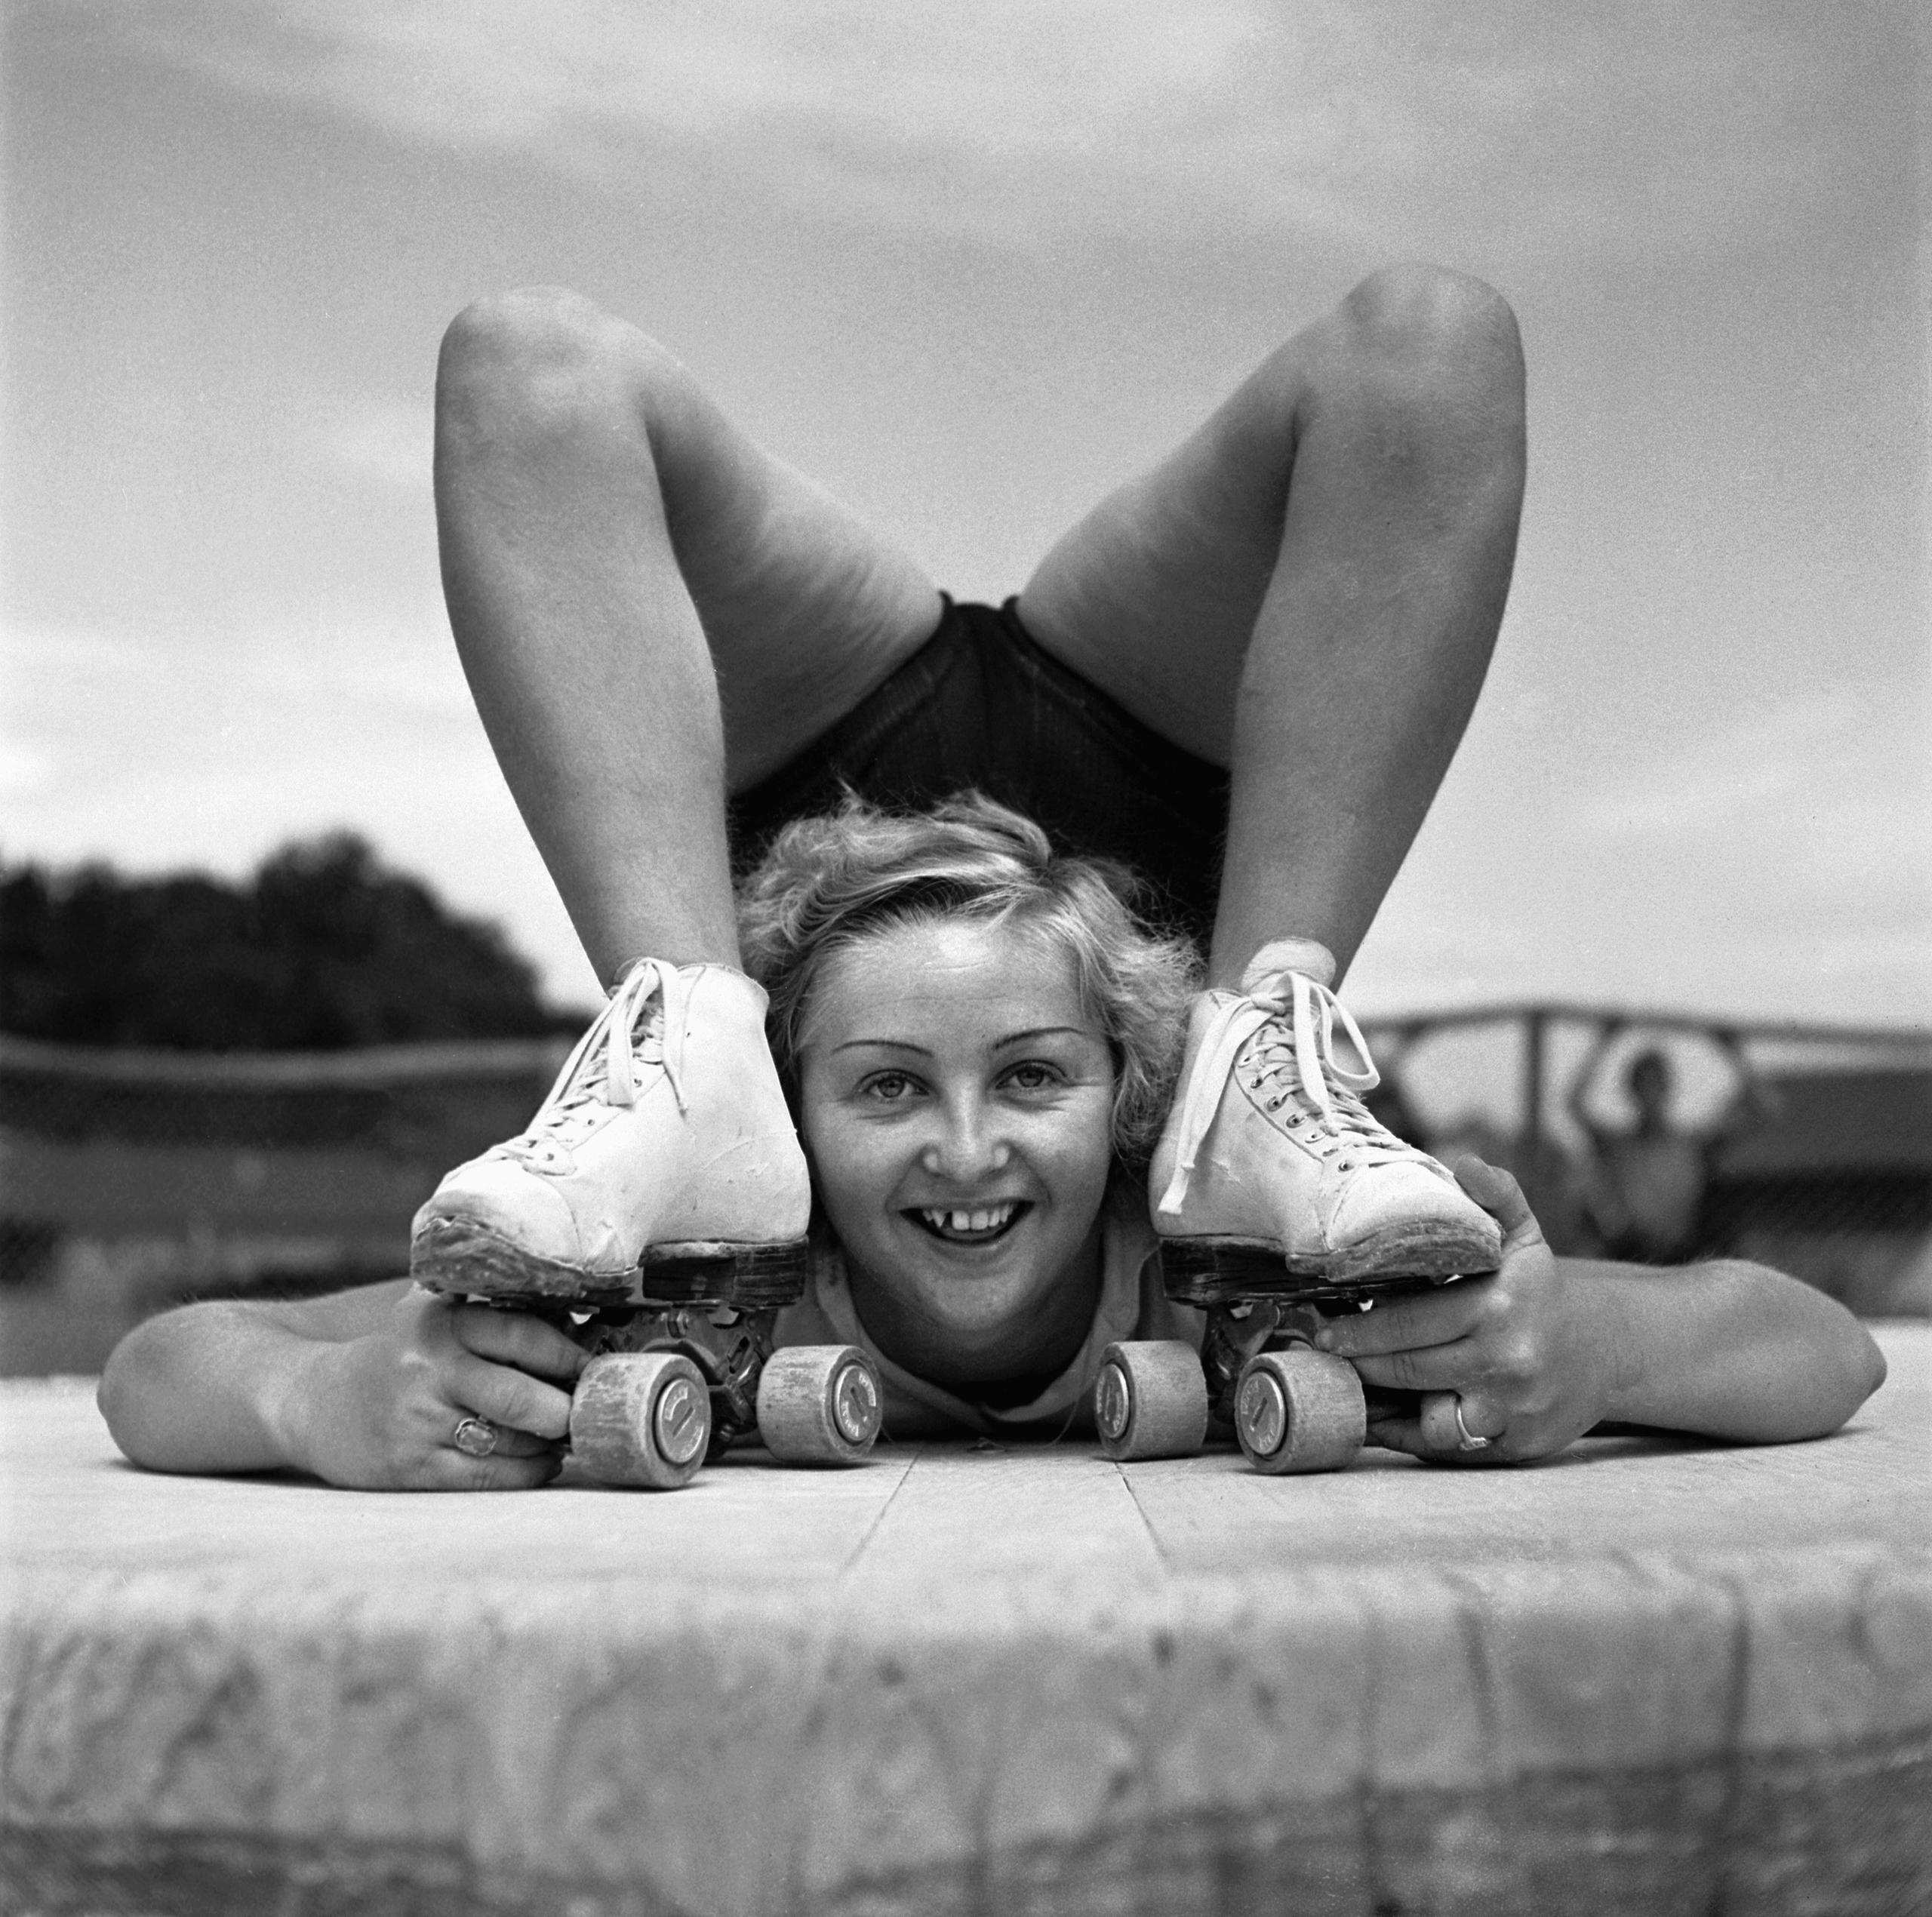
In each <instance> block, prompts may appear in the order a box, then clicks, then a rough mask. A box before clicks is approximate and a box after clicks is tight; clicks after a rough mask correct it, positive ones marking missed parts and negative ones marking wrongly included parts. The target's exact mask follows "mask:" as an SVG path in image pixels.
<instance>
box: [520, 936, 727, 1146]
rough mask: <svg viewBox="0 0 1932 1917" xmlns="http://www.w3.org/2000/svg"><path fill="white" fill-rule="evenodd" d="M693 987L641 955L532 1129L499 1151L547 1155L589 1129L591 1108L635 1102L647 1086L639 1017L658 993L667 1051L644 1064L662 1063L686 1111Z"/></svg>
mask: <svg viewBox="0 0 1932 1917" xmlns="http://www.w3.org/2000/svg"><path fill="white" fill-rule="evenodd" d="M653 996H655V997H656V998H657V1002H658V1009H659V1012H660V1020H659V1025H658V1049H659V1052H660V1057H657V1058H655V1059H651V1060H646V1061H645V1062H646V1063H651V1064H654V1065H657V1066H661V1067H662V1068H663V1073H664V1075H665V1077H666V1079H669V1081H670V1083H671V1096H672V1097H673V1098H675V1100H677V1102H678V1110H679V1111H680V1112H682V1111H684V1110H685V1109H687V1106H686V1103H685V1081H684V1060H685V1026H686V1023H687V1019H688V1013H689V1009H690V1005H691V981H690V980H688V979H687V978H686V977H685V976H684V975H683V974H681V972H680V971H678V968H676V967H675V965H666V963H665V962H663V960H662V959H659V958H641V959H639V960H638V962H637V963H636V964H635V965H633V966H632V968H631V969H630V970H629V971H628V972H626V974H624V976H623V979H622V980H620V983H618V986H617V989H616V990H615V991H614V992H612V993H611V996H610V999H609V1001H608V1002H607V1003H606V1004H605V1008H604V1009H603V1010H602V1011H601V1012H599V1013H598V1014H597V1017H596V1018H595V1020H592V1023H591V1027H590V1029H589V1031H588V1032H585V1034H584V1035H583V1037H582V1038H581V1039H578V1041H577V1045H576V1047H575V1048H574V1050H573V1051H571V1055H570V1057H568V1058H567V1059H566V1060H565V1061H564V1069H562V1070H561V1072H558V1074H557V1082H556V1083H555V1085H552V1087H551V1088H550V1095H549V1097H547V1098H546V1099H545V1100H544V1101H543V1103H542V1104H541V1105H540V1106H538V1107H537V1115H536V1116H535V1117H534V1119H531V1122H530V1124H529V1126H528V1129H527V1130H526V1131H525V1132H524V1133H523V1134H522V1135H521V1137H516V1138H512V1139H511V1140H509V1141H508V1143H506V1144H503V1145H502V1146H499V1147H498V1148H497V1149H499V1150H500V1151H503V1152H507V1153H508V1154H509V1155H510V1156H511V1157H512V1158H520V1159H543V1158H545V1157H547V1156H549V1155H550V1154H551V1153H552V1152H554V1151H555V1149H557V1148H558V1146H563V1145H567V1144H568V1143H571V1142H573V1141H574V1139H575V1137H576V1136H577V1134H580V1132H582V1131H584V1130H585V1129H586V1122H587V1121H588V1120H589V1118H590V1117H591V1116H592V1112H591V1110H590V1109H589V1108H591V1107H592V1106H598V1105H635V1103H637V1100H638V1094H639V1093H640V1091H641V1090H642V1089H643V1086H642V1081H641V1079H640V1078H639V1077H638V1063H639V1059H638V1045H639V1043H640V1040H639V1037H638V1029H637V1028H638V1020H640V1018H641V1017H642V1016H643V1015H644V1013H645V1008H646V1007H647V1006H648V1005H649V1003H650V1002H651V999H652V997H653Z"/></svg>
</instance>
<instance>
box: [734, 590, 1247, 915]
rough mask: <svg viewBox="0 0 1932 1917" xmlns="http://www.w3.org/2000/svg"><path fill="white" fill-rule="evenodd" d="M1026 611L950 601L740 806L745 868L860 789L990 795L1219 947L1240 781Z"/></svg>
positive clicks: (737, 852) (895, 800) (920, 797)
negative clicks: (1071, 661)
mask: <svg viewBox="0 0 1932 1917" xmlns="http://www.w3.org/2000/svg"><path fill="white" fill-rule="evenodd" d="M1014 608H1015V602H1014V601H1013V600H1011V599H1009V600H1008V602H1006V604H1005V605H1003V606H998V607H995V606H983V605H956V604H955V603H954V602H953V601H952V600H951V599H950V598H949V599H948V600H947V601H946V611H945V614H944V615H943V617H942V618H941V619H940V623H939V629H938V630H937V632H934V635H933V636H932V637H931V638H930V639H929V640H928V641H927V642H926V644H925V645H924V646H923V647H922V648H921V649H920V650H919V651H917V652H915V654H913V655H912V657H911V658H909V660H906V663H904V664H903V666H900V668H899V669H898V670H897V671H896V672H894V674H893V675H892V676H891V678H888V680H887V681H886V682H885V683H884V685H881V686H880V687H879V688H878V690H877V691H875V692H873V693H872V694H870V695H869V696H868V697H866V698H865V699H863V700H861V701H860V703H859V704H858V705H857V706H856V707H854V709H853V710H852V711H851V712H848V713H847V714H846V715H845V716H844V718H842V719H841V720H840V721H839V722H838V724H837V725H835V726H834V727H833V728H832V730H831V731H829V732H827V733H826V734H824V736H823V737H821V738H820V739H819V740H817V741H816V742H815V743H813V744H812V745H811V746H808V747H807V748H806V749H805V750H804V752H801V753H800V754H799V755H798V757H797V758H795V759H794V760H792V762H791V763H790V764H789V765H786V766H784V767H783V768H780V770H779V771H777V772H774V774H772V775H771V777H769V778H768V779H765V780H762V781H761V782H760V783H758V785H756V786H753V787H752V789H751V790H750V791H749V792H743V793H741V794H740V795H739V796H738V797H737V798H735V799H734V800H733V802H731V843H732V850H733V854H734V860H735V862H736V863H737V866H738V868H739V869H740V871H743V870H746V869H749V867H750V866H753V865H755V863H757V862H758V858H759V857H760V855H761V854H762V853H763V851H764V848H765V847H766V846H767V845H768V844H769V843H770V842H771V839H772V838H773V836H774V835H775V834H776V833H777V831H778V830H779V829H780V827H781V826H783V825H785V824H786V823H789V821H790V820H793V819H797V818H802V817H806V816H808V815H809V814H813V813H817V812H829V811H835V809H836V808H837V807H838V803H839V800H840V798H841V796H842V795H843V792H844V789H845V788H847V787H848V786H849V787H850V788H851V789H852V790H853V791H854V792H857V793H858V794H859V795H860V797H862V798H867V799H869V800H871V801H872V802H873V803H874V804H875V805H884V806H889V807H892V808H897V809H900V810H917V809H921V808H924V807H927V806H929V805H934V804H936V803H937V802H938V801H939V800H940V799H943V798H950V797H952V795H953V794H955V792H964V791H968V790H969V789H976V790H977V791H980V792H984V793H985V794H986V795H987V796H988V797H989V798H995V799H997V800H998V801H999V802H1000V803H1001V805H1010V806H1011V807H1012V808H1014V811H1017V812H1023V813H1025V814H1026V815H1027V817H1029V818H1031V819H1033V820H1037V821H1038V823H1039V824H1040V825H1041V826H1044V828H1045V830H1046V832H1047V835H1048V837H1049V838H1051V839H1052V840H1053V842H1054V844H1055V845H1056V846H1057V847H1059V848H1061V849H1062V850H1063V851H1067V852H1070V853H1076V854H1085V855H1088V856H1092V855H1094V854H1100V855H1103V856H1104V857H1108V858H1112V859H1118V860H1121V861H1123V862H1124V863H1126V864H1128V865H1130V866H1133V867H1134V869H1135V870H1136V871H1137V872H1139V873H1140V875H1141V876H1142V877H1143V878H1145V879H1146V880H1147V881H1148V882H1149V884H1150V885H1151V886H1152V888H1153V890H1152V896H1151V897H1149V899H1148V900H1146V907H1147V909H1148V910H1149V913H1150V915H1152V916H1153V917H1154V918H1157V919H1161V920H1164V921H1166V922H1168V923H1170V924H1172V925H1175V926H1177V927H1178V928H1180V929H1182V930H1184V931H1187V932H1189V933H1190V934H1192V936H1193V937H1195V939H1196V940H1198V941H1199V942H1200V943H1201V944H1202V945H1203V946H1205V944H1206V943H1207V935H1208V933H1209V931H1210V929H1211V927H1212V925H1213V924H1214V901H1215V899H1216V897H1217V895H1218V894H1219V892H1220V878H1221V842H1222V838H1223V835H1224V834H1225V832H1226V829H1227V820H1228V775H1227V774H1226V773H1225V772H1223V771H1222V770H1221V769H1220V767H1219V766H1216V765H1210V764H1209V763H1208V762H1207V761H1206V760H1205V759H1199V758H1195V756H1194V755H1193V754H1192V752H1183V750H1182V749H1181V748H1180V746H1177V745H1174V744H1173V743H1171V742H1170V741H1169V740H1166V739H1164V738H1162V737H1161V735H1160V734H1158V732H1155V731H1152V729H1151V728H1149V727H1147V726H1145V725H1142V724H1141V722H1140V721H1139V720H1138V719H1137V718H1132V717H1131V716H1130V715H1128V713H1127V712H1123V711H1122V710H1121V708H1120V707H1119V706H1117V705H1116V704H1115V703H1114V701H1113V700H1112V699H1110V698H1109V697H1108V696H1107V695H1106V694H1105V693H1104V692H1103V691H1100V689H1099V688H1098V687H1097V686H1094V685H1090V684H1089V683H1088V681H1086V680H1085V679H1084V678H1081V676H1080V675H1079V674H1078V673H1077V672H1072V671H1071V670H1069V669H1068V668H1067V667H1066V666H1063V665H1062V664H1060V662H1059V660H1056V659H1054V658H1051V657H1049V656H1048V654H1046V653H1044V652H1043V651H1041V649H1040V648H1039V647H1038V645H1035V643H1034V642H1033V641H1032V638H1029V636H1028V635H1027V633H1026V629H1025V628H1024V627H1023V626H1022V625H1021V624H1020V618H1019V615H1018V614H1017V611H1015V609H1014Z"/></svg>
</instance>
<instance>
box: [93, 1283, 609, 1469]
mask: <svg viewBox="0 0 1932 1917" xmlns="http://www.w3.org/2000/svg"><path fill="white" fill-rule="evenodd" d="M584 1362H585V1354H584V1353H583V1351H581V1350H580V1349H579V1348H578V1347H577V1346H576V1345H574V1343H571V1340H569V1339H568V1338H567V1337H565V1336H564V1334H562V1333H561V1331H558V1330H557V1329H556V1328H555V1327H554V1326H552V1325H547V1324H545V1323H544V1322H542V1321H541V1320H540V1319H534V1318H531V1317H528V1316H526V1315H523V1314H521V1313H518V1312H500V1311H493V1310H491V1309H488V1308H487V1307H485V1306H477V1305H462V1304H457V1303H453V1302H452V1301H451V1300H448V1299H446V1298H438V1297H432V1296H430V1295H429V1294H427V1293H426V1292H423V1291H418V1290H417V1289H416V1288H414V1287H413V1286H412V1285H411V1284H410V1282H409V1281H408V1279H396V1280H395V1281H393V1282H391V1283H389V1284H386V1285H370V1286H368V1287H365V1288H361V1289H360V1290H357V1291H345V1292H339V1293H337V1294H333V1295H332V1296H330V1297H323V1298H315V1299H307V1300H300V1301H298V1302H294V1303H257V1302H254V1301H249V1300H223V1301H220V1302H215V1303H206V1304H197V1305H188V1306H183V1308H182V1309H180V1310H178V1311H172V1312H165V1313H164V1314H163V1315H161V1316H159V1317H157V1318H153V1319H149V1320H148V1322H146V1324H144V1325H139V1326H137V1328H135V1329H134V1331H131V1332H130V1333H129V1334H128V1336H127V1337H125V1338H124V1339H122V1341H121V1343H120V1344H119V1345H118V1346H116V1347H115V1350H114V1352H113V1354H112V1356H111V1357H110V1358H109V1360H108V1362H107V1365H106V1369H105V1371H103V1374H102V1377H101V1381H100V1408H101V1412H102V1414H103V1417H106V1420H107V1426H108V1429H109V1432H112V1435H113V1438H114V1441H115V1443H116V1444H117V1445H119V1446H120V1447H121V1448H122V1451H124V1452H125V1454H127V1456H128V1458H129V1459H131V1460H132V1461H133V1462H134V1463H136V1464H140V1465H143V1466H146V1467H147V1468H148V1469H150V1470H155V1471H183V1472H236V1471H268V1470H275V1469H282V1468H288V1469H295V1470H300V1471H306V1472H312V1473H313V1474H314V1475H315V1476H317V1477H319V1478H323V1479H327V1480H328V1482H331V1483H332V1484H338V1485H355V1486H358V1487H360V1488H365V1489H371V1490H375V1489H404V1488H415V1489H442V1490H491V1489H505V1488H515V1487H518V1486H524V1485H536V1484H540V1483H542V1482H543V1481H544V1480H545V1479H547V1478H549V1477H551V1476H552V1475H555V1472H556V1470H557V1468H558V1440H560V1439H561V1438H562V1437H563V1436H564V1435H565V1432H567V1431H568V1429H569V1420H570V1387H571V1384H572V1383H574V1380H575V1379H576V1377H577V1374H578V1372H579V1371H581V1369H582V1368H583V1364H584ZM471 1415H475V1416H478V1417H485V1418H487V1419H488V1420H490V1421H491V1423H493V1424H494V1425H496V1426H497V1429H498V1440H497V1448H496V1451H494V1453H493V1454H491V1456H490V1457H485V1458H473V1457H467V1456H466V1455H465V1454H463V1453H462V1452H460V1451H457V1450H456V1449H455V1448H454V1445H453V1443H452V1442H451V1440H452V1438H453V1436H454V1432H455V1429H456V1427H457V1425H458V1424H459V1423H460V1422H461V1421H462V1420H463V1418H465V1417H469V1416H471Z"/></svg>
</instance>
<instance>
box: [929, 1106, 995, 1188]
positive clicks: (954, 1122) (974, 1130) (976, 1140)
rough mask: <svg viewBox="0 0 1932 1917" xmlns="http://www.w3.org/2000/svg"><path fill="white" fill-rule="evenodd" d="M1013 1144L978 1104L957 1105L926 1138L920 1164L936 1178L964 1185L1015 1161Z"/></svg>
mask: <svg viewBox="0 0 1932 1917" xmlns="http://www.w3.org/2000/svg"><path fill="white" fill-rule="evenodd" d="M1012 1159H1013V1147H1012V1146H1011V1144H1010V1143H1008V1141H1007V1140H1005V1139H1004V1138H1003V1137H1001V1136H1000V1135H999V1134H998V1130H997V1129H996V1128H995V1127H994V1126H992V1125H990V1124H989V1123H988V1122H987V1114H986V1112H983V1111H982V1110H980V1109H978V1108H977V1107H975V1106H961V1107H956V1108H955V1109H952V1110H949V1111H948V1112H946V1114H945V1118H944V1122H943V1124H942V1125H941V1126H940V1130H939V1131H938V1132H937V1134H935V1135H934V1137H931V1138H930V1139H928V1140H927V1141H926V1145H925V1149H924V1151H923V1152H921V1154H920V1163H921V1165H923V1166H924V1168H925V1170H926V1171H928V1172H930V1173H931V1174H932V1175H933V1176H934V1177H937V1178H949V1179H952V1180H955V1181H957V1182H958V1183H961V1184H964V1183H969V1182H971V1180H974V1179H976V1178H983V1177H986V1176H987V1175H988V1174H990V1173H992V1172H995V1171H1004V1170H1005V1168H1006V1167H1007V1166H1008V1165H1009V1164H1010V1163H1011V1162H1012Z"/></svg>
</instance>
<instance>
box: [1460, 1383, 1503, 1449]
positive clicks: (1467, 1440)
mask: <svg viewBox="0 0 1932 1917" xmlns="http://www.w3.org/2000/svg"><path fill="white" fill-rule="evenodd" d="M1494 1442H1496V1441H1495V1440H1494V1439H1491V1438H1478V1436H1477V1435H1476V1434H1475V1432H1473V1431H1472V1430H1471V1429H1469V1426H1467V1425H1466V1424H1465V1423H1463V1401H1462V1399H1461V1398H1460V1396H1458V1397H1457V1400H1456V1448H1457V1450H1458V1451H1487V1450H1488V1449H1489V1448H1490V1446H1491V1445H1492V1444H1494Z"/></svg>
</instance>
